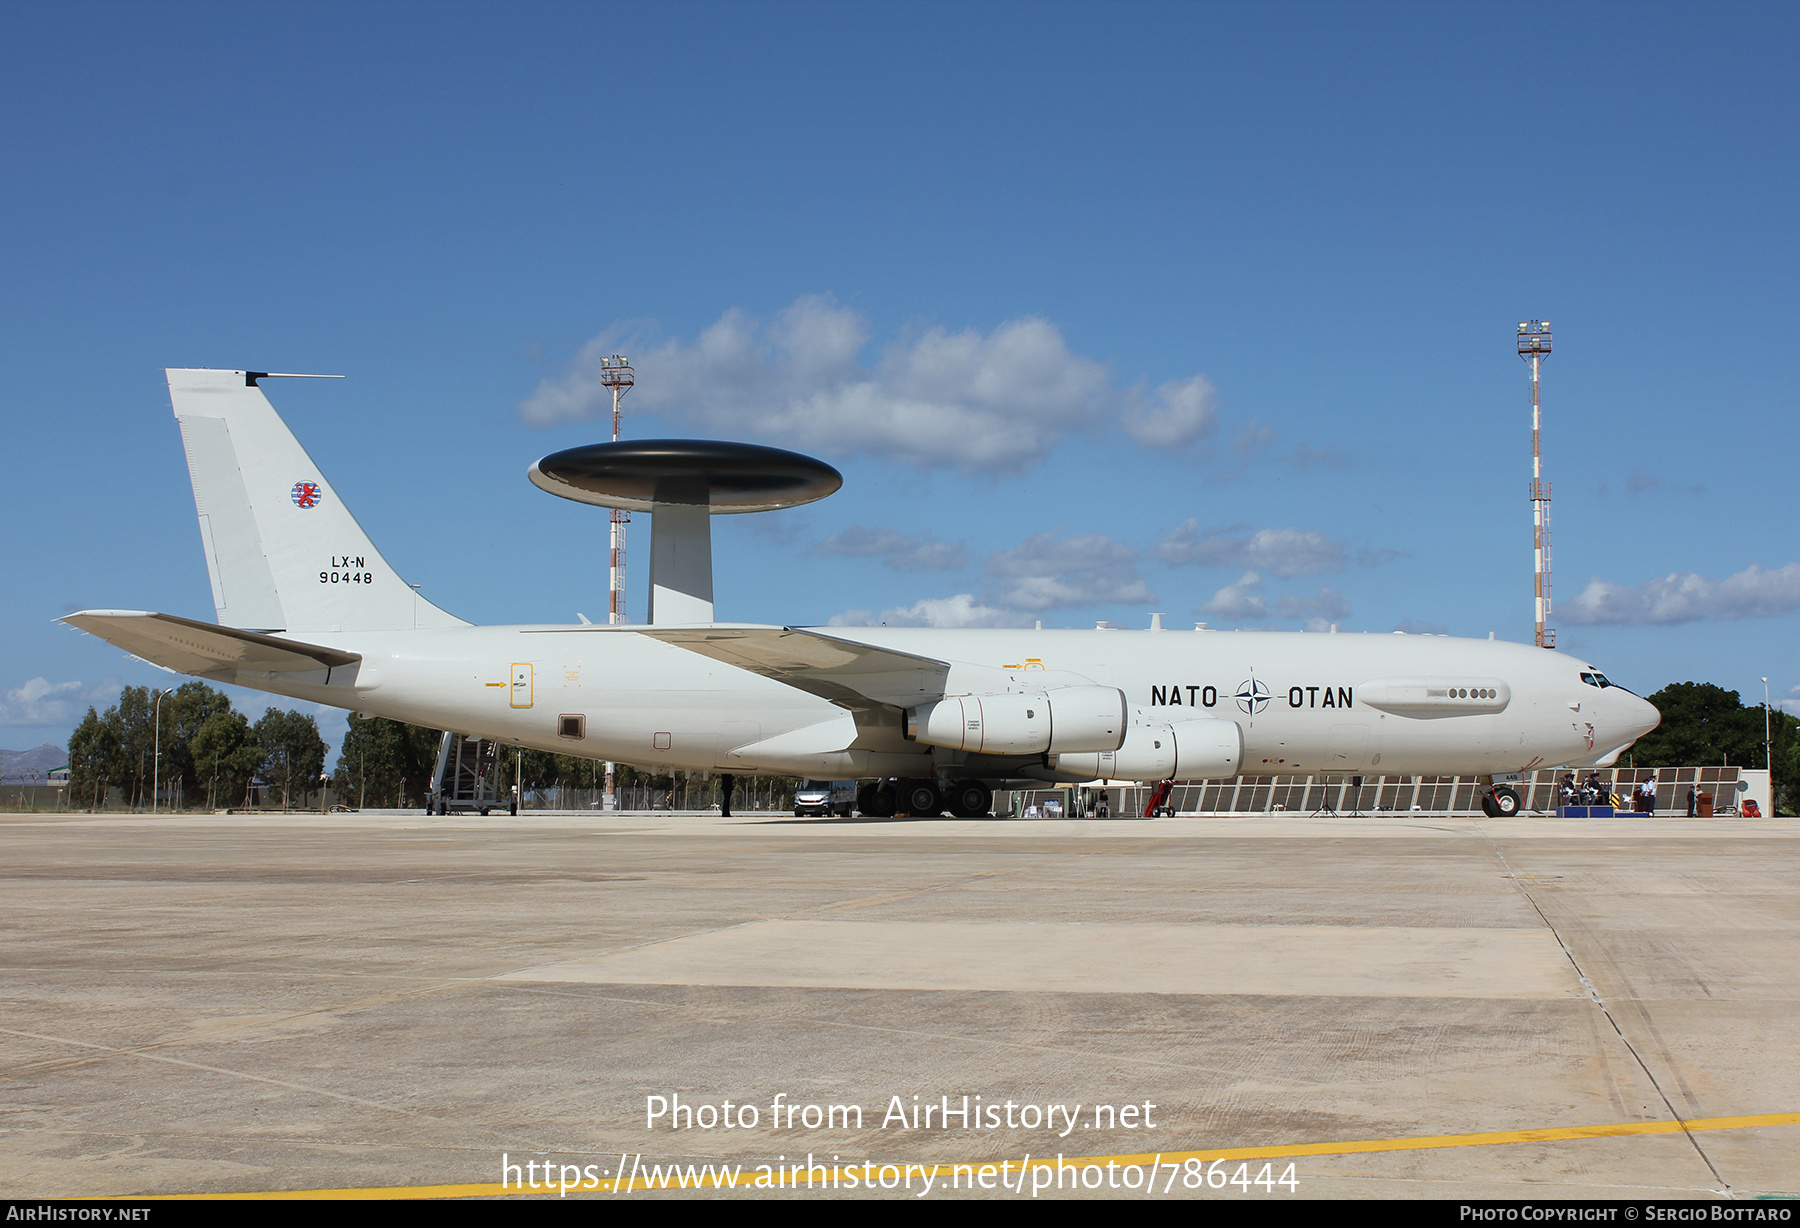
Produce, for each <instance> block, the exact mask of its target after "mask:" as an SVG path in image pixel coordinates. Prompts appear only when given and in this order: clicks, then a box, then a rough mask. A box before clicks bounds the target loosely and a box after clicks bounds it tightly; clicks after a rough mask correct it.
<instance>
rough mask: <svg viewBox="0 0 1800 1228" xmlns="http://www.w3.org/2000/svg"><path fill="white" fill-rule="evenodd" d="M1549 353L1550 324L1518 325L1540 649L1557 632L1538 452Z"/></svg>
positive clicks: (1546, 490)
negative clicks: (1542, 378) (1542, 377)
mask: <svg viewBox="0 0 1800 1228" xmlns="http://www.w3.org/2000/svg"><path fill="white" fill-rule="evenodd" d="M1549 353H1550V321H1548V320H1521V321H1519V357H1520V358H1522V359H1524V360H1525V361H1526V362H1528V363H1530V364H1531V528H1532V543H1533V554H1534V558H1535V563H1536V568H1535V573H1534V583H1535V590H1536V598H1537V638H1536V643H1537V646H1538V647H1539V648H1554V647H1556V632H1555V630H1554V629H1552V628H1551V627H1549V626H1548V625H1547V621H1548V619H1549V616H1550V483H1548V482H1546V481H1544V461H1543V456H1542V454H1541V453H1540V452H1539V450H1538V430H1539V427H1540V425H1541V422H1542V420H1541V416H1540V413H1539V408H1538V367H1539V365H1540V364H1541V363H1542V362H1543V360H1544V359H1545V358H1546V357H1547V356H1548V355H1549Z"/></svg>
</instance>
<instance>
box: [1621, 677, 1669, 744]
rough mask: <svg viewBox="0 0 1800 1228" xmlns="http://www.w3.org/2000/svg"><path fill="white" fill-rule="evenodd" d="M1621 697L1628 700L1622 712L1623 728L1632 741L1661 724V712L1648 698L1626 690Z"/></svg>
mask: <svg viewBox="0 0 1800 1228" xmlns="http://www.w3.org/2000/svg"><path fill="white" fill-rule="evenodd" d="M1612 689H1613V690H1622V689H1623V688H1620V687H1614V688H1612ZM1621 698H1623V699H1625V700H1627V701H1628V702H1627V703H1626V705H1625V712H1624V718H1625V729H1626V731H1627V732H1628V733H1629V734H1630V736H1631V738H1632V740H1633V741H1636V740H1637V739H1638V738H1641V737H1643V736H1644V735H1645V734H1647V733H1649V732H1650V731H1651V730H1652V729H1655V728H1656V727H1657V726H1658V725H1660V724H1662V713H1660V712H1658V711H1657V710H1656V705H1655V704H1653V703H1651V702H1650V701H1649V700H1647V699H1643V698H1640V697H1639V696H1636V695H1633V694H1631V693H1629V692H1626V693H1625V694H1624V695H1622V696H1621Z"/></svg>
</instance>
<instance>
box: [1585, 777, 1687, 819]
mask: <svg viewBox="0 0 1800 1228" xmlns="http://www.w3.org/2000/svg"><path fill="white" fill-rule="evenodd" d="M1556 791H1557V795H1558V796H1559V797H1560V798H1561V804H1562V805H1564V806H1618V805H1619V804H1620V802H1619V797H1618V795H1617V794H1615V793H1613V792H1612V791H1611V790H1610V789H1609V788H1607V786H1606V785H1604V784H1602V783H1601V780H1600V773H1599V772H1589V773H1588V778H1587V779H1586V780H1584V781H1582V782H1581V783H1580V784H1576V783H1575V773H1573V772H1569V773H1566V774H1565V775H1564V776H1563V778H1562V779H1561V780H1559V781H1557V782H1556ZM1689 804H1690V805H1692V802H1691V801H1690V803H1689ZM1631 808H1632V810H1633V811H1635V812H1636V813H1638V814H1655V813H1656V782H1655V781H1653V780H1642V781H1639V782H1638V785H1637V788H1635V789H1633V790H1632V791H1631ZM1690 813H1691V812H1690Z"/></svg>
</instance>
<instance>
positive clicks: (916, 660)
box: [632, 626, 950, 708]
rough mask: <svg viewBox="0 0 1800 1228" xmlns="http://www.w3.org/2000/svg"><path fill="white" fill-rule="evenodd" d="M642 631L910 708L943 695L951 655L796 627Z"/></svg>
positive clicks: (856, 700) (863, 700)
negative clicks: (917, 652) (940, 657)
mask: <svg viewBox="0 0 1800 1228" xmlns="http://www.w3.org/2000/svg"><path fill="white" fill-rule="evenodd" d="M632 630H634V631H636V632H637V633H638V634H639V635H644V636H648V637H649V638H651V639H653V640H661V641H662V642H663V643H665V644H673V645H675V646H676V647H678V648H685V649H687V650H688V651H689V652H696V653H699V654H700V655H701V656H703V657H710V658H712V659H713V660H715V661H721V662H723V663H724V664H726V665H733V666H736V667H737V668H739V669H743V670H748V671H749V672H750V673H753V674H760V675H762V676H763V677H764V678H772V679H774V680H775V681H777V682H782V683H786V684H787V685H788V686H791V687H793V688H795V689H796V690H801V691H805V692H807V693H808V694H810V695H817V696H819V697H820V698H822V699H829V700H831V701H832V702H834V703H839V704H842V705H844V706H845V707H849V708H856V707H861V706H865V705H867V704H868V703H869V702H870V701H873V702H875V703H878V704H892V705H894V706H895V707H897V708H910V707H912V706H913V705H914V704H917V703H920V702H921V701H924V700H932V699H936V698H938V697H939V696H941V695H942V694H943V693H944V682H945V679H946V678H948V677H949V674H950V663H949V662H948V661H934V660H932V659H931V658H930V657H916V656H914V655H913V654H911V653H909V652H895V651H894V650H893V649H891V648H877V647H874V646H873V645H870V644H858V643H856V642H855V641H853V640H843V639H839V638H837V637H836V636H832V635H821V634H819V633H818V632H817V631H805V630H801V629H800V628H797V627H718V626H711V627H706V626H696V627H633V628H632Z"/></svg>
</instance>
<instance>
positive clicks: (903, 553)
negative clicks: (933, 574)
mask: <svg viewBox="0 0 1800 1228" xmlns="http://www.w3.org/2000/svg"><path fill="white" fill-rule="evenodd" d="M814 549H815V551H816V552H817V553H819V554H836V555H842V556H844V557H847V558H878V559H880V560H881V561H882V562H883V563H885V564H886V565H887V566H889V567H892V568H893V569H894V570H896V571H955V570H956V569H957V568H959V567H961V566H962V565H963V564H964V563H967V562H968V561H969V548H968V547H967V546H956V545H951V544H950V543H949V542H941V541H939V540H938V539H937V538H935V537H933V536H932V535H931V534H929V533H927V534H926V535H925V536H924V537H914V536H912V535H911V534H909V533H902V532H900V531H899V530H897V529H865V528H863V527H862V526H861V525H851V526H850V527H849V528H847V529H845V530H844V531H843V532H841V533H834V534H832V535H831V536H830V537H827V538H826V539H825V540H824V541H822V542H820V543H819V544H818V545H817V546H816V547H814Z"/></svg>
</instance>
